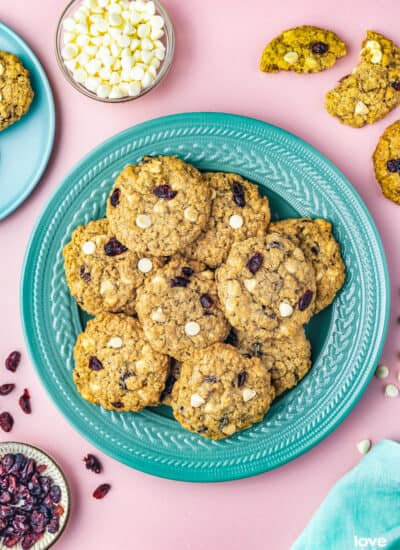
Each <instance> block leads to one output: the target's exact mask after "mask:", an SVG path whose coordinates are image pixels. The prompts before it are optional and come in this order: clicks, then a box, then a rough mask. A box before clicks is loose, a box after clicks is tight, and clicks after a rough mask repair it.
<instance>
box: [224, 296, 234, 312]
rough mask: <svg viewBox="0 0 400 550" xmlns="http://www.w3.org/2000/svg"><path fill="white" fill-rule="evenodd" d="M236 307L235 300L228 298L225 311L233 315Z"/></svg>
mask: <svg viewBox="0 0 400 550" xmlns="http://www.w3.org/2000/svg"><path fill="white" fill-rule="evenodd" d="M235 307H236V303H235V300H233V299H232V298H228V299H227V300H225V309H226V311H227V312H228V313H232V312H233V311H235Z"/></svg>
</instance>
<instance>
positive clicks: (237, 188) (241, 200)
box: [232, 181, 246, 208]
mask: <svg viewBox="0 0 400 550" xmlns="http://www.w3.org/2000/svg"><path fill="white" fill-rule="evenodd" d="M232 193H233V201H234V203H235V204H237V205H238V206H240V207H241V208H243V207H244V206H245V205H246V199H245V197H244V188H243V185H242V184H241V183H240V182H238V181H235V182H234V183H233V184H232Z"/></svg>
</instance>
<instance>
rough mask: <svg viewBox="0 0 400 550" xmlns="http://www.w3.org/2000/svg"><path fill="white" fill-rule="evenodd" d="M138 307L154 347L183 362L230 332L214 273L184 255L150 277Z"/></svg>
mask: <svg viewBox="0 0 400 550" xmlns="http://www.w3.org/2000/svg"><path fill="white" fill-rule="evenodd" d="M136 310H137V313H138V316H139V320H140V322H141V323H142V325H143V330H144V333H145V335H146V338H147V340H148V341H149V342H150V344H151V345H152V346H153V348H154V349H155V350H158V351H160V352H163V353H167V354H168V355H171V356H172V357H175V358H176V359H178V360H180V361H182V360H184V359H186V358H187V357H188V356H189V355H190V354H191V353H192V352H193V351H194V350H196V349H199V348H205V347H207V346H209V345H210V344H213V343H214V342H221V341H223V340H224V339H225V338H226V336H227V334H228V332H229V325H228V322H227V321H226V319H225V317H224V314H223V312H222V309H221V306H220V303H219V300H218V295H217V290H216V284H215V280H214V273H213V272H212V271H210V270H207V269H205V267H204V265H203V264H201V263H199V262H195V261H193V260H186V259H184V258H181V257H175V258H173V259H172V260H171V261H170V262H169V263H168V264H167V265H165V266H164V267H162V268H161V269H159V270H158V271H156V273H155V274H154V275H153V276H152V277H151V278H149V279H147V281H146V283H145V284H144V285H143V286H142V287H141V288H140V289H139V290H138V292H137V303H136Z"/></svg>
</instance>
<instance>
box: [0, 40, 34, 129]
mask: <svg viewBox="0 0 400 550" xmlns="http://www.w3.org/2000/svg"><path fill="white" fill-rule="evenodd" d="M33 95H34V94H33V90H32V86H31V82H30V79H29V71H28V70H27V69H25V67H24V66H23V64H22V62H21V60H20V59H19V58H18V57H17V56H16V55H14V54H12V53H8V52H3V51H0V132H1V131H2V130H5V129H6V128H8V126H11V124H14V122H17V121H18V120H19V119H20V118H21V117H23V116H24V115H25V114H26V113H27V112H28V111H29V107H30V106H31V103H32V99H33Z"/></svg>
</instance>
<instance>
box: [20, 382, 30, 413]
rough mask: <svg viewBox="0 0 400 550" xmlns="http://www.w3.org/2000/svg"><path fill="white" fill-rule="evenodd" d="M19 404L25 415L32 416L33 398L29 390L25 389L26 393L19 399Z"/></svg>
mask: <svg viewBox="0 0 400 550" xmlns="http://www.w3.org/2000/svg"><path fill="white" fill-rule="evenodd" d="M18 403H19V406H20V407H21V409H22V411H23V412H24V413H25V414H31V412H32V408H31V396H30V394H29V391H28V390H27V388H25V389H24V393H23V394H22V395H21V397H20V398H19V400H18Z"/></svg>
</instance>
